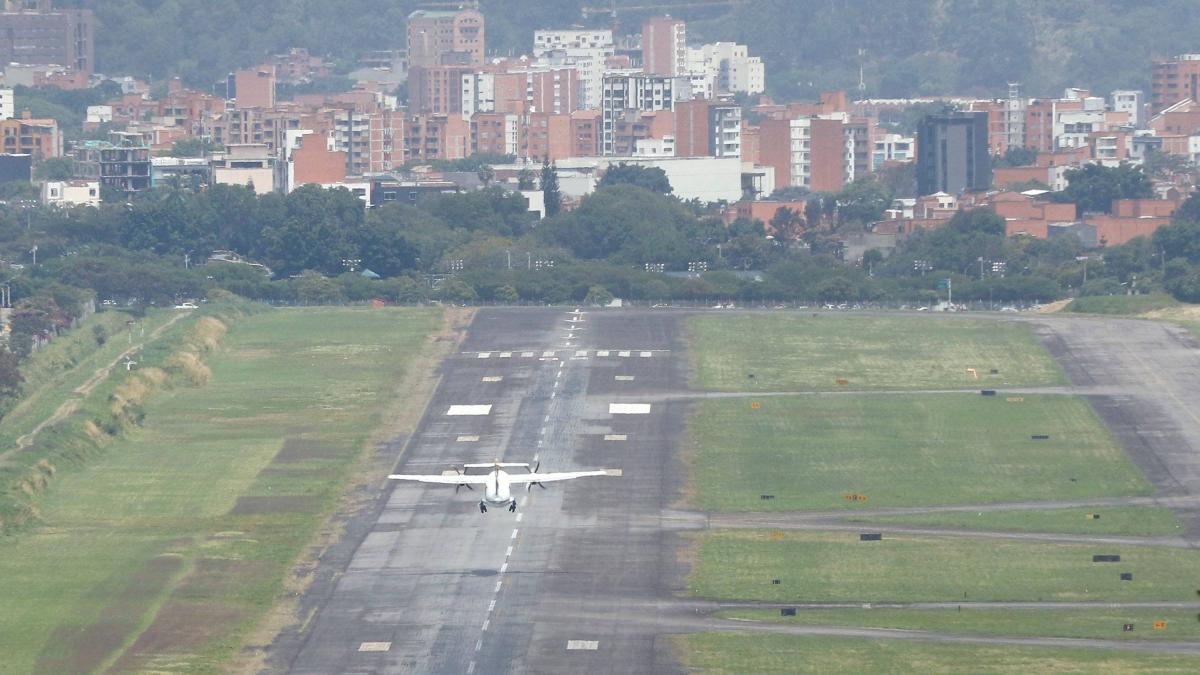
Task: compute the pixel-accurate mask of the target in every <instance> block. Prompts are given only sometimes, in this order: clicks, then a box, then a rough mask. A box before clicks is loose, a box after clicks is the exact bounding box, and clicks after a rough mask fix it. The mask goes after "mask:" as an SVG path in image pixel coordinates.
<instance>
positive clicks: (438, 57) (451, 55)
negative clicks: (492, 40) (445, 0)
mask: <svg viewBox="0 0 1200 675" xmlns="http://www.w3.org/2000/svg"><path fill="white" fill-rule="evenodd" d="M407 38H408V64H409V67H410V68H411V67H421V68H429V67H433V66H447V65H467V66H481V65H483V62H484V53H485V52H484V38H485V30H484V20H483V14H481V13H480V12H479V11H478V10H476V9H470V8H467V9H459V10H454V11H441V10H426V9H421V10H417V11H415V12H413V13H412V14H409V15H408V29H407Z"/></svg>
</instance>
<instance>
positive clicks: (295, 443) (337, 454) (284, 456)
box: [271, 438, 349, 464]
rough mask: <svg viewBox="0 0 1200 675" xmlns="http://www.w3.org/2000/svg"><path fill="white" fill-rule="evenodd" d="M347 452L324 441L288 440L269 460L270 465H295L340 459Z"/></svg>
mask: <svg viewBox="0 0 1200 675" xmlns="http://www.w3.org/2000/svg"><path fill="white" fill-rule="evenodd" d="M347 454H349V453H348V451H347V450H346V449H345V448H339V447H337V446H333V445H330V444H329V443H328V442H326V441H318V440H314V439H308V438H289V439H287V440H285V441H284V442H283V447H282V448H280V449H279V452H278V453H276V454H275V458H274V459H272V460H271V463H272V464H295V463H297V462H304V461H307V460H310V459H341V458H343V457H345V456H346V455H347Z"/></svg>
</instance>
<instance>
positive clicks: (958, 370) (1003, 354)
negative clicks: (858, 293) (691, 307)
mask: <svg viewBox="0 0 1200 675" xmlns="http://www.w3.org/2000/svg"><path fill="white" fill-rule="evenodd" d="M688 329H689V333H690V347H691V358H692V386H693V387H695V388H698V389H715V390H722V391H801V390H829V389H838V388H850V389H934V388H938V389H940V388H950V387H954V388H957V387H962V388H974V387H986V386H1001V385H1041V384H1059V383H1063V382H1065V376H1064V374H1063V373H1062V370H1061V369H1060V368H1059V367H1058V365H1057V364H1056V363H1055V362H1054V361H1053V360H1052V359H1051V358H1050V355H1049V354H1048V353H1047V352H1046V351H1045V349H1044V348H1043V347H1042V345H1041V344H1040V343H1039V342H1038V341H1037V339H1036V337H1035V336H1034V334H1033V332H1032V331H1031V330H1030V328H1029V327H1028V326H1027V325H1025V324H1022V323H1016V322H1006V321H995V320H976V319H959V318H937V317H858V316H827V315H819V316H817V317H811V316H809V315H807V314H787V315H782V314H746V315H739V316H737V317H734V318H730V317H723V316H696V317H692V318H691V319H690V320H689V323H688ZM968 368H974V369H975V372H976V374H977V375H978V376H979V378H978V379H975V378H973V377H971V376H970V375H969V374H968V373H967V369H968ZM992 369H996V370H997V371H999V372H998V373H997V374H995V375H993V374H991V370H992ZM750 375H753V376H754V377H750ZM839 379H840V380H845V381H846V382H847V384H845V385H839V384H838V383H837V381H838V380H839Z"/></svg>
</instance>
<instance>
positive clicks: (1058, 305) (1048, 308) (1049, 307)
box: [1036, 298, 1071, 314]
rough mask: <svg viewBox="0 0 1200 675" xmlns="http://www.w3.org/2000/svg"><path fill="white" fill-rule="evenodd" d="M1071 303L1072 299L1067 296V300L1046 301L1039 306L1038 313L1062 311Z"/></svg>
mask: <svg viewBox="0 0 1200 675" xmlns="http://www.w3.org/2000/svg"><path fill="white" fill-rule="evenodd" d="M1069 304H1071V299H1070V298H1067V299H1066V300H1059V301H1057V302H1049V303H1046V304H1044V305H1042V306H1041V307H1039V308H1038V309H1037V310H1036V311H1037V313H1038V314H1053V313H1055V312H1061V311H1062V310H1063V309H1065V308H1066V306H1067V305H1069Z"/></svg>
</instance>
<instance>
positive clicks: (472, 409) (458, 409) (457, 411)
mask: <svg viewBox="0 0 1200 675" xmlns="http://www.w3.org/2000/svg"><path fill="white" fill-rule="evenodd" d="M491 412H492V405H491V404H490V403H489V404H487V405H452V406H450V409H449V410H447V411H446V414H447V415H449V416H459V415H490V414H491Z"/></svg>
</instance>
